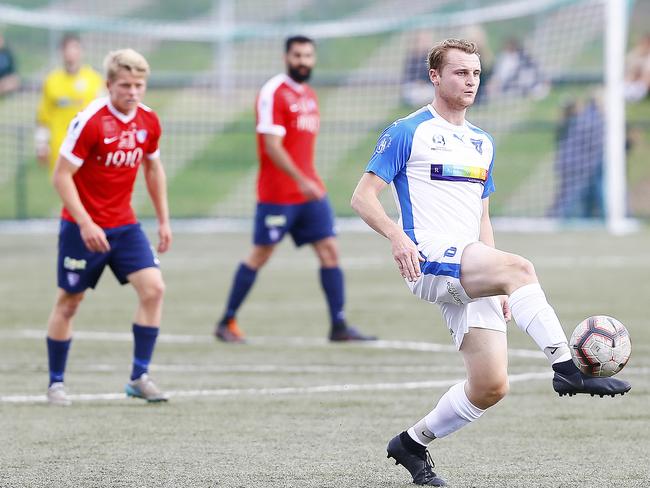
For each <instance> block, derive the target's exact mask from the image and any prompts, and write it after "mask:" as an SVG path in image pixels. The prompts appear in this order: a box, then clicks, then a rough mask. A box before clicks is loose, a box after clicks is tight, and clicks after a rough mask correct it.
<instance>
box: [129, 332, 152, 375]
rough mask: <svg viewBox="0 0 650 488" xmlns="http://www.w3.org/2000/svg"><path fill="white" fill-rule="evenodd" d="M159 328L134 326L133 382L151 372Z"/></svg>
mask: <svg viewBox="0 0 650 488" xmlns="http://www.w3.org/2000/svg"><path fill="white" fill-rule="evenodd" d="M158 330H159V329H158V327H146V326H143V325H138V324H133V368H132V370H131V380H137V379H138V378H139V377H140V376H142V375H143V374H145V373H147V372H149V363H150V362H151V357H152V356H153V349H154V347H155V345H156V339H157V338H158Z"/></svg>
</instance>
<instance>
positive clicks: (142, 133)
mask: <svg viewBox="0 0 650 488" xmlns="http://www.w3.org/2000/svg"><path fill="white" fill-rule="evenodd" d="M135 138H136V139H137V140H138V142H139V143H140V144H142V143H143V142H144V141H146V140H147V129H140V130H139V131H138V132H136V133H135Z"/></svg>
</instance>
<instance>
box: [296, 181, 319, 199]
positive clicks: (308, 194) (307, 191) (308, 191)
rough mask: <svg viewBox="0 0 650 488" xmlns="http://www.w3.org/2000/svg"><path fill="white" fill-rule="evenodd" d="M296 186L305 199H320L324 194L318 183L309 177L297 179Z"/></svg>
mask: <svg viewBox="0 0 650 488" xmlns="http://www.w3.org/2000/svg"><path fill="white" fill-rule="evenodd" d="M298 188H299V189H300V192H301V193H302V194H303V195H305V198H306V199H307V200H320V199H321V198H323V197H324V196H325V192H324V191H323V189H322V188H321V187H320V186H319V185H318V183H316V182H315V181H314V180H311V179H309V178H303V179H301V180H300V181H298Z"/></svg>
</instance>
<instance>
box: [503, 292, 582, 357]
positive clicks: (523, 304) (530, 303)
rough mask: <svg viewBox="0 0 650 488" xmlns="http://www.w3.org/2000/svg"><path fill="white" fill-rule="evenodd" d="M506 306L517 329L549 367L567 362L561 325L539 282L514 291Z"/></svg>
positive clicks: (567, 351)
mask: <svg viewBox="0 0 650 488" xmlns="http://www.w3.org/2000/svg"><path fill="white" fill-rule="evenodd" d="M508 303H509V304H510V310H511V311H512V317H513V318H514V319H515V321H516V322H517V325H518V326H519V328H520V329H521V330H523V331H524V332H526V333H527V334H528V335H529V336H530V337H532V338H533V340H534V341H535V343H536V344H537V345H538V346H539V348H540V349H541V350H542V351H544V354H546V356H547V357H548V360H549V361H550V362H551V364H555V363H559V362H561V361H567V360H569V359H571V352H570V351H569V345H568V341H567V338H566V334H565V333H564V329H562V324H560V321H559V319H558V318H557V315H555V311H554V310H553V307H551V306H550V305H549V304H548V302H547V301H546V295H544V291H543V290H542V287H541V286H539V283H532V284H530V285H524V286H522V287H521V288H517V289H516V290H515V291H514V292H513V293H512V295H510V297H509V298H508Z"/></svg>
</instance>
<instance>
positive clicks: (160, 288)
mask: <svg viewBox="0 0 650 488" xmlns="http://www.w3.org/2000/svg"><path fill="white" fill-rule="evenodd" d="M164 295H165V282H164V281H163V280H162V279H159V280H154V281H152V282H151V283H149V284H148V285H147V286H146V287H145V288H144V289H143V290H142V293H141V294H140V299H141V300H142V302H144V303H152V304H155V303H159V302H161V301H162V299H163V296H164Z"/></svg>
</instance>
